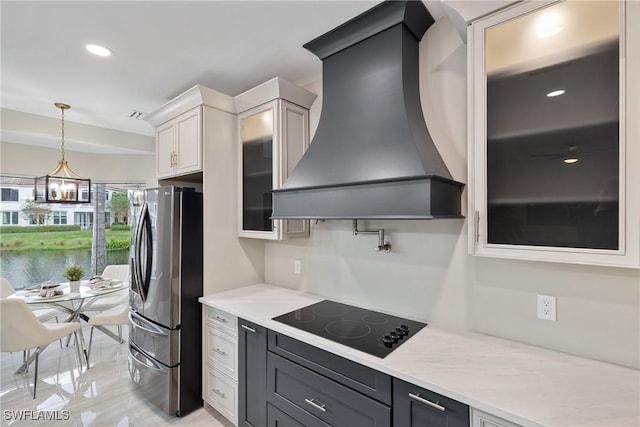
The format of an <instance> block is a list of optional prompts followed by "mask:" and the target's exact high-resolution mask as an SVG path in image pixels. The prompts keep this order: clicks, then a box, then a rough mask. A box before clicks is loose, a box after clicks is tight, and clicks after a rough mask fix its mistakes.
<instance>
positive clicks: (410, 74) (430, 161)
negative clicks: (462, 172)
mask: <svg viewBox="0 0 640 427" xmlns="http://www.w3.org/2000/svg"><path fill="white" fill-rule="evenodd" d="M433 22H434V20H433V18H432V17H431V15H430V14H429V12H428V11H427V9H426V7H425V6H424V4H423V3H422V1H409V2H406V1H405V2H400V1H388V2H383V3H381V4H379V5H377V6H375V7H374V8H372V9H370V10H368V11H366V12H364V13H363V14H361V15H359V16H357V17H355V18H353V19H351V20H350V21H348V22H346V23H344V24H342V25H340V26H339V27H336V28H335V29H333V30H331V31H330V32H328V33H326V34H324V35H322V36H320V37H318V38H316V39H315V40H312V41H310V42H309V43H307V44H305V45H304V47H305V48H306V49H307V50H309V51H311V52H312V53H314V54H315V55H316V56H318V57H319V58H320V59H321V60H322V73H323V105H322V114H321V116H320V122H319V124H318V129H317V131H316V134H315V137H314V138H313V141H312V143H311V145H310V146H309V149H308V150H307V151H306V153H305V154H304V155H303V156H302V158H301V159H300V161H299V163H298V164H297V166H296V167H295V168H294V170H293V171H292V172H291V174H290V175H289V177H288V178H287V180H286V181H285V183H284V185H283V186H282V188H281V189H278V190H273V214H272V217H273V218H277V219H433V218H462V215H461V207H460V201H461V192H462V188H463V186H464V184H462V183H459V182H456V181H454V180H452V179H451V174H450V173H449V170H448V169H447V167H446V165H445V164H444V162H443V160H442V158H441V157H440V154H439V153H438V150H437V149H436V147H435V145H434V143H433V140H432V139H431V136H430V135H429V131H428V130H427V127H426V124H425V122H424V116H423V114H422V107H421V106H420V88H419V80H418V43H419V41H420V40H421V39H422V36H423V35H424V33H425V32H426V31H427V28H429V26H431V24H433Z"/></svg>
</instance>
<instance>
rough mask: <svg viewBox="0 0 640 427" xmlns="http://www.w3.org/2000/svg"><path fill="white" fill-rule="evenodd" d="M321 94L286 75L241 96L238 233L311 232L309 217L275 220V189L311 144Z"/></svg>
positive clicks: (272, 236) (258, 235)
mask: <svg viewBox="0 0 640 427" xmlns="http://www.w3.org/2000/svg"><path fill="white" fill-rule="evenodd" d="M315 97H316V95H315V94H313V93H311V92H309V91H307V90H305V89H302V88H299V87H297V86H295V85H293V84H292V83H290V82H287V81H286V80H283V79H281V78H275V79H273V80H270V81H268V82H266V83H264V84H262V85H260V86H258V87H256V88H254V89H252V90H250V91H247V92H245V93H243V94H240V95H238V96H237V97H236V104H237V106H238V109H239V110H240V111H241V112H240V113H239V114H238V124H239V129H238V134H239V135H240V142H239V148H240V151H239V159H240V161H239V165H238V171H239V179H238V181H239V198H238V202H239V203H238V235H239V236H240V237H250V238H258V239H270V240H282V239H285V238H290V237H306V236H308V235H309V221H308V220H288V221H282V220H273V219H271V211H272V193H271V190H273V189H277V188H280V187H281V186H282V184H283V183H284V181H285V179H286V177H287V176H288V175H289V172H290V171H291V170H293V168H294V167H295V165H296V164H297V163H298V160H300V158H301V157H302V154H303V153H304V152H305V151H306V149H307V147H308V146H309V107H310V106H311V103H312V102H313V100H314V99H315Z"/></svg>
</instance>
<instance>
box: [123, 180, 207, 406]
mask: <svg viewBox="0 0 640 427" xmlns="http://www.w3.org/2000/svg"><path fill="white" fill-rule="evenodd" d="M133 209H134V211H132V216H133V217H134V218H135V235H134V236H132V240H131V241H132V248H131V251H130V253H131V255H132V259H131V266H132V285H131V291H130V297H129V302H130V305H131V309H132V311H131V313H130V315H129V326H130V328H129V342H130V347H131V349H132V350H131V352H130V353H131V354H130V369H131V372H130V374H131V375H132V377H131V378H132V381H133V382H134V383H135V384H136V386H137V387H136V388H135V390H136V391H137V392H140V393H142V395H143V396H144V397H146V398H148V399H149V400H150V401H151V402H153V403H154V404H156V405H157V406H158V407H160V408H161V409H163V410H164V411H166V412H168V413H169V414H176V415H184V414H186V413H188V412H190V411H191V410H193V409H196V408H198V407H200V406H202V388H201V383H202V367H201V357H202V355H201V352H202V350H201V348H202V337H201V327H202V318H201V309H200V305H199V303H198V297H200V296H202V194H201V193H197V192H195V190H193V189H186V188H181V187H174V186H163V187H158V188H153V189H147V190H145V192H144V202H143V203H142V206H140V207H138V206H134V207H133ZM167 369H168V372H169V373H168V374H166V372H167Z"/></svg>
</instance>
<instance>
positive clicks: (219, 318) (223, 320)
mask: <svg viewBox="0 0 640 427" xmlns="http://www.w3.org/2000/svg"><path fill="white" fill-rule="evenodd" d="M215 319H216V320H217V321H218V322H222V323H225V322H226V321H227V319H225V318H224V317H222V316H216V317H215Z"/></svg>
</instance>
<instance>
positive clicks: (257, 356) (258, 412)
mask: <svg viewBox="0 0 640 427" xmlns="http://www.w3.org/2000/svg"><path fill="white" fill-rule="evenodd" d="M238 359H239V372H238V426H243V427H263V426H265V425H266V424H267V398H266V393H267V329H266V328H265V327H263V326H260V325H256V324H255V323H252V322H248V321H246V320H244V319H240V318H238Z"/></svg>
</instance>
